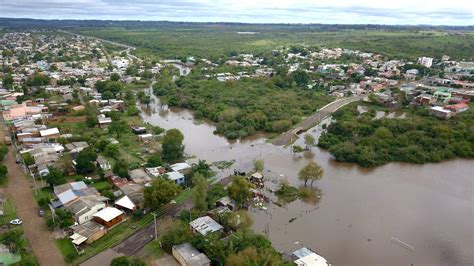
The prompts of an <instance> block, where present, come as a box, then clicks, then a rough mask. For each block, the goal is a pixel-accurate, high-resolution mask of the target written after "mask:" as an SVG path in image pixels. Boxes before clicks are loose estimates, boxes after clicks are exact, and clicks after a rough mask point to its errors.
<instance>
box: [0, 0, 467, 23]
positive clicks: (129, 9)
mask: <svg viewBox="0 0 474 266" xmlns="http://www.w3.org/2000/svg"><path fill="white" fill-rule="evenodd" d="M473 14H474V0H449V1H447V0H431V1H426V0H392V1H390V0H357V1H355V0H71V1H63V0H0V17H22V18H42V19H112V20H171V21H196V22H249V23H326V24H333V23H334V24H366V23H370V24H434V25H474V15H473Z"/></svg>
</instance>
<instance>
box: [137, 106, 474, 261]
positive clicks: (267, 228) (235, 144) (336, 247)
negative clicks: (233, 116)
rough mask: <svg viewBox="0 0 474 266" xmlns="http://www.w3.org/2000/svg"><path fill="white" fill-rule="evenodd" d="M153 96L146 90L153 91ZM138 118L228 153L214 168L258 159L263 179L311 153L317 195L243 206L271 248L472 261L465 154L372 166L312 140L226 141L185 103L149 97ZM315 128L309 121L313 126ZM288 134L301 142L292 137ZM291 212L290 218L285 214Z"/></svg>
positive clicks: (245, 166)
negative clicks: (177, 105) (263, 206)
mask: <svg viewBox="0 0 474 266" xmlns="http://www.w3.org/2000/svg"><path fill="white" fill-rule="evenodd" d="M155 100H156V99H155ZM142 117H143V119H144V120H145V121H146V122H149V123H151V124H153V125H158V126H161V127H163V128H166V129H170V128H178V129H179V130H181V132H183V134H184V136H185V139H184V142H185V145H186V152H187V153H188V154H193V155H196V156H197V157H198V158H200V159H205V160H206V161H207V162H208V163H211V162H216V161H223V160H225V161H231V160H235V164H234V165H233V166H232V167H230V168H229V169H226V170H225V171H223V172H221V173H219V176H226V175H228V174H229V173H230V172H231V171H232V170H233V169H234V168H236V169H239V170H243V171H246V170H249V169H250V168H251V167H252V161H253V160H254V159H258V158H260V157H261V158H262V159H264V160H265V169H266V170H265V173H264V174H265V177H266V178H267V179H268V181H267V185H268V186H276V185H277V183H278V181H279V180H281V179H287V180H288V181H289V182H290V183H291V184H292V185H294V186H300V185H302V182H300V181H299V180H298V179H297V173H298V171H299V170H300V169H301V168H302V167H303V166H304V165H305V164H306V163H307V162H308V161H309V160H311V159H314V160H315V161H317V162H318V163H319V164H320V165H321V166H322V167H323V169H324V171H325V174H324V177H323V179H322V180H321V181H319V182H315V183H314V185H315V186H317V187H318V188H319V189H321V191H322V198H321V199H320V201H319V202H318V203H317V204H314V203H304V202H302V201H299V200H297V201H295V202H293V203H290V204H287V205H286V206H284V207H279V206H278V205H275V204H269V206H268V210H267V211H262V210H259V209H252V210H251V214H252V216H253V218H254V226H253V227H254V230H255V231H257V232H260V233H263V234H267V235H268V237H269V238H270V240H271V241H272V242H273V244H274V246H275V248H276V249H277V250H279V251H282V252H292V251H294V250H296V249H298V248H300V247H301V246H306V247H308V248H311V249H312V250H314V251H315V252H317V253H319V254H320V255H322V256H323V257H325V258H326V259H327V260H328V261H329V262H330V263H332V264H333V265H412V264H413V265H472V264H473V263H474V199H473V197H474V190H473V180H474V177H473V174H472V172H473V171H474V161H472V160H461V159H459V160H452V161H448V162H443V163H439V164H425V165H412V164H402V163H391V164H388V165H385V166H381V167H377V168H375V169H366V168H361V167H358V166H356V165H354V164H346V163H338V162H335V161H334V160H333V159H332V158H331V156H330V154H329V153H328V152H326V151H324V150H321V149H319V148H317V147H314V148H312V151H311V152H306V153H299V154H297V155H294V154H292V153H291V152H290V149H289V148H283V147H278V146H274V145H272V144H270V143H267V142H266V139H265V136H264V135H260V136H254V137H252V138H248V139H244V140H237V141H230V142H229V141H228V140H227V139H225V138H224V137H222V136H217V135H214V134H213V131H214V129H215V127H214V126H213V125H212V124H210V123H207V122H196V121H194V120H193V119H192V118H193V116H192V113H191V112H190V111H188V110H182V109H171V110H170V109H168V108H166V107H161V106H160V105H159V103H155V104H152V107H151V112H148V113H147V112H143V113H142ZM320 131H321V129H320V128H313V129H311V130H310V131H309V132H310V133H311V134H313V135H315V136H317V134H319V132H320ZM296 144H298V145H300V146H304V144H303V140H302V139H299V140H298V141H297V142H296ZM290 220H292V222H291V223H290V222H289V221H290Z"/></svg>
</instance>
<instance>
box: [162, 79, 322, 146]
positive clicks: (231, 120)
mask: <svg viewBox="0 0 474 266" xmlns="http://www.w3.org/2000/svg"><path fill="white" fill-rule="evenodd" d="M285 78H288V79H289V80H288V81H283V82H282V84H280V86H282V87H279V86H277V85H275V83H274V82H278V84H279V81H278V80H281V79H282V78H281V77H280V76H277V77H275V78H273V79H271V80H265V79H244V80H240V81H234V82H219V81H217V80H197V81H195V80H192V79H191V77H186V78H185V79H184V80H183V81H182V82H180V83H179V85H180V86H181V87H178V86H176V85H174V83H171V85H170V83H169V82H167V81H161V82H158V83H156V84H155V86H154V92H155V94H157V95H158V96H161V98H160V99H161V100H162V101H164V102H167V103H168V104H169V105H171V106H180V107H185V108H189V109H193V110H195V111H196V112H195V116H196V117H197V118H201V117H204V118H207V119H210V120H212V121H214V122H216V123H217V129H216V133H218V134H223V135H225V136H226V137H227V138H231V139H235V138H240V137H246V136H248V135H252V134H254V133H256V132H257V131H262V130H263V131H267V132H283V131H285V130H288V129H289V128H290V127H291V126H292V125H295V124H297V123H298V122H299V121H300V120H301V118H302V117H303V116H308V115H311V114H313V113H314V112H315V111H316V110H317V109H318V108H319V107H322V106H324V105H325V104H327V103H328V102H330V101H331V97H329V96H325V95H323V94H322V93H320V92H315V91H312V90H307V89H298V88H296V85H295V84H294V83H293V82H292V80H291V78H289V77H285Z"/></svg>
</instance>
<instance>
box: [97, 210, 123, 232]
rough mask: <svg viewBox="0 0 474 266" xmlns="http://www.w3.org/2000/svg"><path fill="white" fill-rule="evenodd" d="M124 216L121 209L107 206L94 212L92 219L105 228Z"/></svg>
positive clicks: (116, 222) (119, 220) (118, 221)
mask: <svg viewBox="0 0 474 266" xmlns="http://www.w3.org/2000/svg"><path fill="white" fill-rule="evenodd" d="M124 216H125V214H124V213H123V211H121V210H119V209H117V208H114V207H107V208H105V209H103V210H101V211H99V212H97V213H96V214H94V221H95V222H96V223H98V224H101V225H103V226H105V227H106V228H111V227H113V226H114V225H116V224H118V223H120V222H121V221H123V218H124Z"/></svg>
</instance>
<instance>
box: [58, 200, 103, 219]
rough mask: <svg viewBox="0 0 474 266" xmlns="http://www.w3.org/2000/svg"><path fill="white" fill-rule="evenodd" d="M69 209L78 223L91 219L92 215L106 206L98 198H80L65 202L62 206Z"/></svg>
mask: <svg viewBox="0 0 474 266" xmlns="http://www.w3.org/2000/svg"><path fill="white" fill-rule="evenodd" d="M64 207H65V208H66V209H67V210H69V211H70V212H71V213H72V214H73V217H74V220H75V221H76V222H77V223H78V224H83V223H86V222H89V221H91V220H92V218H93V215H94V214H96V213H97V212H99V211H101V210H102V209H104V208H105V207H106V204H105V202H103V201H101V200H100V198H92V199H87V198H81V197H79V198H78V199H76V200H74V201H72V202H70V203H68V204H66V205H65V206H64Z"/></svg>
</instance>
